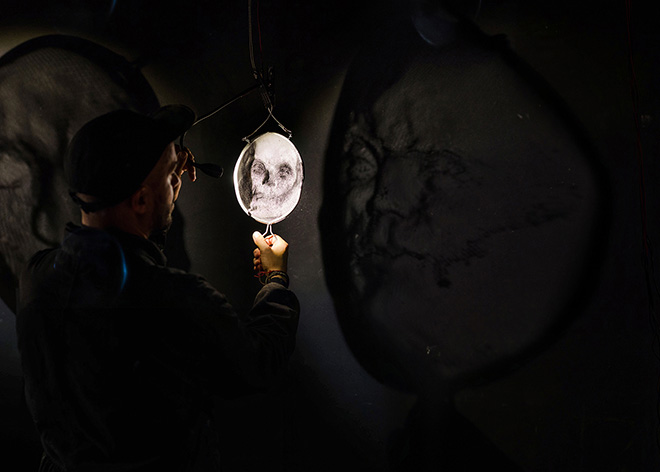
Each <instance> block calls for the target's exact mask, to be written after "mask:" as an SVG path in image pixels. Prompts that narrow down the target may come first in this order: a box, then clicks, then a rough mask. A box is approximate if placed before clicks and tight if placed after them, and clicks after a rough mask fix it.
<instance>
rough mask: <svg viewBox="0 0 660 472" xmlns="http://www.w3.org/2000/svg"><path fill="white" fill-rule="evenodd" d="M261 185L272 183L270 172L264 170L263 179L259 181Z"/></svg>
mask: <svg viewBox="0 0 660 472" xmlns="http://www.w3.org/2000/svg"><path fill="white" fill-rule="evenodd" d="M261 183H262V184H263V185H272V182H271V181H270V172H268V171H266V172H265V173H264V179H263V180H262V181H261Z"/></svg>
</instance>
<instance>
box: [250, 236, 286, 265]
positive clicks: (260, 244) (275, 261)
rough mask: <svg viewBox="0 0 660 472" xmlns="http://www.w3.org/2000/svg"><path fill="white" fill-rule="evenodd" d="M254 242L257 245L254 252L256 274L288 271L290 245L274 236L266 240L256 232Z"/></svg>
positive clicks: (253, 237) (279, 237)
mask: <svg viewBox="0 0 660 472" xmlns="http://www.w3.org/2000/svg"><path fill="white" fill-rule="evenodd" d="M252 240H253V241H254V244H256V245H257V248H256V249H255V250H254V251H253V255H254V259H253V263H254V270H255V271H256V272H269V271H273V270H281V271H283V272H286V271H287V261H288V257H289V244H288V243H287V242H286V241H285V240H284V239H283V238H282V237H281V236H277V235H272V236H269V237H268V238H264V237H263V235H262V234H261V233H259V232H258V231H255V232H254V233H253V234H252Z"/></svg>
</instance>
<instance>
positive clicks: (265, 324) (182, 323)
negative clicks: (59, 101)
mask: <svg viewBox="0 0 660 472" xmlns="http://www.w3.org/2000/svg"><path fill="white" fill-rule="evenodd" d="M194 118H195V116H194V113H193V112H192V111H191V110H190V109H188V108H186V107H183V106H168V107H163V108H161V109H160V110H158V111H157V112H156V113H154V114H153V115H151V116H145V115H141V114H138V113H135V112H132V111H127V110H119V111H114V112H110V113H108V114H105V115H102V116H100V117H98V118H95V119H94V120H92V121H90V122H89V123H87V124H86V125H85V126H83V127H82V128H81V129H80V130H79V131H78V133H77V134H76V135H75V136H74V138H73V139H72V141H71V143H70V145H69V148H68V151H67V154H66V156H65V166H64V167H65V175H66V177H67V181H68V184H69V186H70V194H71V196H72V198H73V199H74V201H76V202H77V203H78V204H79V205H80V207H81V215H82V226H75V225H72V224H69V225H68V226H67V234H66V236H65V238H64V240H63V242H62V245H61V246H60V247H58V248H55V249H48V250H44V251H41V252H38V253H37V254H35V255H34V256H33V257H32V259H31V260H30V262H29V264H28V267H27V269H26V270H25V272H24V274H23V275H22V277H21V281H20V294H19V310H18V315H17V331H18V344H19V351H20V352H21V361H22V366H23V371H24V376H25V392H26V399H27V404H28V407H29V409H30V411H31V414H32V416H33V418H34V421H35V424H36V427H37V430H38V432H39V434H40V436H41V441H42V444H43V446H44V457H43V459H42V464H41V467H40V470H43V471H51V470H53V471H58V470H66V471H100V470H103V471H151V470H167V471H200V470H204V471H206V470H217V469H218V460H217V447H216V445H215V444H214V443H213V440H214V434H213V431H212V430H211V428H210V418H211V416H212V415H211V411H210V405H211V398H212V395H224V396H235V395H239V394H244V393H248V392H252V391H254V390H255V389H259V388H263V387H265V386H266V385H268V383H269V382H270V381H272V380H273V379H274V378H275V376H276V375H277V373H278V371H279V370H280V369H281V368H282V366H283V365H284V364H285V363H286V361H287V359H288V358H289V356H290V355H291V353H292V351H293V348H294V342H295V332H296V328H297V323H298V312H299V306H298V301H297V299H296V297H295V295H294V294H293V293H292V292H291V291H289V290H288V282H289V279H288V275H287V273H286V270H287V250H288V246H287V243H286V242H285V241H284V240H283V239H282V238H281V237H277V238H273V240H272V241H271V243H272V246H270V245H269V244H268V243H267V242H266V241H265V240H264V238H263V237H262V236H261V235H260V234H259V233H255V235H254V236H253V239H254V242H255V244H256V245H257V249H255V250H254V259H253V263H254V267H255V270H258V271H259V272H260V274H261V275H262V277H261V280H262V281H263V283H264V286H263V288H262V289H261V290H260V291H259V293H258V294H257V296H256V298H255V302H254V305H253V308H252V309H251V310H250V312H249V313H248V314H247V315H245V316H239V315H237V314H236V313H235V312H234V310H233V309H232V307H231V306H230V305H229V303H228V302H227V300H226V299H225V297H224V296H223V295H222V294H220V293H219V292H217V291H216V290H215V289H214V288H213V287H211V286H210V285H209V284H208V283H207V282H206V281H205V280H204V279H203V278H202V277H200V276H197V275H193V274H189V273H186V272H183V271H179V270H175V269H170V268H167V267H166V265H165V263H166V261H165V258H164V256H163V254H162V252H161V250H160V248H159V246H157V245H156V244H155V243H154V242H152V240H150V237H153V236H155V235H159V234H161V233H162V232H163V231H164V230H166V229H167V228H168V227H169V225H170V224H171V215H172V210H173V208H174V202H175V201H176V199H177V197H178V195H179V191H180V189H181V177H182V175H183V173H184V172H188V175H189V177H190V180H191V181H194V180H195V172H194V171H195V169H194V167H193V157H192V154H191V153H190V152H189V151H187V150H180V149H177V147H176V146H175V144H174V142H173V141H174V140H175V139H176V138H177V137H178V136H180V135H181V134H183V133H184V132H185V131H186V130H187V129H188V128H189V127H190V126H191V125H192V123H193V122H194Z"/></svg>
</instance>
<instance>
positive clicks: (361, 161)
mask: <svg viewBox="0 0 660 472" xmlns="http://www.w3.org/2000/svg"><path fill="white" fill-rule="evenodd" d="M349 153H350V154H351V165H350V168H349V169H348V173H349V175H348V177H349V179H350V180H351V181H353V182H355V183H367V182H369V181H370V180H372V179H374V178H375V177H376V174H377V173H378V163H377V161H376V159H375V157H374V155H373V152H372V151H371V149H370V148H369V146H368V145H367V144H365V143H363V142H356V143H353V145H352V146H351V148H350V151H349Z"/></svg>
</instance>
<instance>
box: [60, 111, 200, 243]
mask: <svg viewBox="0 0 660 472" xmlns="http://www.w3.org/2000/svg"><path fill="white" fill-rule="evenodd" d="M194 119H195V114H194V113H193V111H192V110H190V109H189V108H187V107H185V106H181V105H177V106H167V107H163V108H161V109H159V110H158V111H156V112H155V113H153V114H152V115H149V116H147V115H142V114H139V113H136V112H133V111H129V110H116V111H113V112H110V113H107V114H105V115H102V116H100V117H97V118H95V119H93V120H91V121H90V122H88V123H87V124H85V125H84V126H83V127H82V128H81V129H80V130H79V131H78V132H77V133H76V135H75V136H74V137H73V139H72V140H71V143H70V145H69V148H68V150H67V153H66V156H65V159H64V171H65V176H66V179H67V182H68V185H69V193H70V194H71V197H72V198H73V199H74V201H75V202H76V203H78V204H79V205H80V207H81V209H82V211H83V222H84V223H85V221H88V222H95V224H96V225H100V226H105V225H109V224H113V223H116V221H109V220H114V219H116V218H109V217H111V216H112V215H113V214H116V213H117V211H120V210H123V211H125V210H130V212H131V216H135V218H136V219H137V220H139V221H140V223H141V224H140V227H141V228H142V229H143V231H141V232H144V230H148V232H152V231H158V230H162V229H164V228H166V227H167V226H169V224H170V222H171V212H172V209H173V205H174V201H175V200H176V198H177V196H178V193H179V189H180V185H181V180H180V176H181V173H182V170H183V165H184V164H185V155H184V159H181V158H180V157H178V156H177V152H176V149H175V146H174V144H173V141H174V140H175V139H176V138H177V137H178V136H180V135H181V134H183V133H184V132H185V131H186V130H187V129H189V128H190V126H192V124H193V122H194ZM122 216H123V217H126V214H123V215H122Z"/></svg>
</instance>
